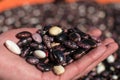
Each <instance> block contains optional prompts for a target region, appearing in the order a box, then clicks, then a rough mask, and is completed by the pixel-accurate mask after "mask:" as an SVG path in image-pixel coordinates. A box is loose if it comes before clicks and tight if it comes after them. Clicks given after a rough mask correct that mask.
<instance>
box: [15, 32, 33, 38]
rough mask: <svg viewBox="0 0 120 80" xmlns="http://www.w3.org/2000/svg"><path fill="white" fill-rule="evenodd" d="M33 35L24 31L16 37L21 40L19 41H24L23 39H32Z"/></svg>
mask: <svg viewBox="0 0 120 80" xmlns="http://www.w3.org/2000/svg"><path fill="white" fill-rule="evenodd" d="M31 35H32V34H31V33H30V32H28V31H22V32H20V33H18V34H16V37H17V38H19V39H23V38H28V37H31Z"/></svg>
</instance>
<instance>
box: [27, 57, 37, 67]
mask: <svg viewBox="0 0 120 80" xmlns="http://www.w3.org/2000/svg"><path fill="white" fill-rule="evenodd" d="M26 61H27V62H28V63H30V64H33V65H36V64H38V63H39V59H38V58H36V57H34V56H28V57H27V58H26Z"/></svg>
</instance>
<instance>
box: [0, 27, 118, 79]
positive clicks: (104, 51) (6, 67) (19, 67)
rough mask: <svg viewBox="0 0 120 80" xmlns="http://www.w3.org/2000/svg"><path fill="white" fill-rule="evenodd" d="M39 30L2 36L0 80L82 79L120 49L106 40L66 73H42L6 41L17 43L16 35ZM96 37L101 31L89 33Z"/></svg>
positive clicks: (9, 33) (18, 30) (67, 68)
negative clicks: (7, 44)
mask: <svg viewBox="0 0 120 80" xmlns="http://www.w3.org/2000/svg"><path fill="white" fill-rule="evenodd" d="M36 30H37V29H34V28H22V29H15V30H11V31H8V32H5V33H3V34H1V35H0V52H1V53H0V80H71V79H72V80H74V79H75V78H77V77H78V75H79V77H82V76H83V75H85V74H86V73H88V72H89V71H90V70H91V69H93V68H94V67H95V66H96V65H97V64H98V63H100V62H101V61H103V60H104V59H105V58H107V57H108V56H109V55H111V54H112V53H114V52H115V51H116V50H117V49H118V45H117V43H116V42H115V41H114V40H113V39H111V38H107V39H105V40H104V41H103V42H102V44H101V45H100V46H99V47H97V48H95V49H93V50H92V51H90V52H89V53H88V54H86V55H85V56H83V57H82V58H81V59H79V60H77V61H75V62H73V63H71V64H69V65H68V66H66V67H65V70H66V71H65V73H64V74H62V75H60V76H57V75H55V74H53V72H52V71H50V72H41V71H39V70H38V69H36V68H35V67H34V66H32V65H30V64H28V63H27V62H26V61H25V60H24V59H23V58H20V57H19V56H18V55H15V54H13V53H11V52H10V51H9V50H8V49H7V48H6V47H5V46H4V42H5V41H6V40H8V39H9V40H12V41H14V42H17V41H18V39H17V38H16V37H15V35H16V34H17V33H19V32H21V31H30V32H31V33H35V31H36ZM88 33H89V34H90V35H92V36H94V37H99V36H100V35H101V31H100V30H98V29H95V30H92V31H90V32H88Z"/></svg>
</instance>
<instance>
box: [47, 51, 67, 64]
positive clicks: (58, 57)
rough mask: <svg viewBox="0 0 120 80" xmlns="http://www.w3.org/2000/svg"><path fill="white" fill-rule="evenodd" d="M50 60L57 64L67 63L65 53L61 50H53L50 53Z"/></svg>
mask: <svg viewBox="0 0 120 80" xmlns="http://www.w3.org/2000/svg"><path fill="white" fill-rule="evenodd" d="M49 55H50V60H51V61H52V62H54V63H55V64H63V63H65V56H64V53H63V52H62V51H60V50H53V51H52V52H51V53H50V54H49Z"/></svg>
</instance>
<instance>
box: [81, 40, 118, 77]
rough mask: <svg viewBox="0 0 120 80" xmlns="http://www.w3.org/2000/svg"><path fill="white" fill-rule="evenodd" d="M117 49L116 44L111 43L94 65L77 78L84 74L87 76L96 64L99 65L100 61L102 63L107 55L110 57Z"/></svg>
mask: <svg viewBox="0 0 120 80" xmlns="http://www.w3.org/2000/svg"><path fill="white" fill-rule="evenodd" d="M117 49H118V44H117V43H115V42H113V43H111V44H109V45H108V47H107V50H106V51H105V53H104V54H103V55H102V56H101V57H100V58H99V59H97V60H96V61H95V62H94V63H92V64H91V65H90V66H89V67H88V68H87V69H86V70H85V71H84V72H83V73H82V74H80V75H79V77H80V76H81V77H82V76H84V75H85V74H87V73H88V72H89V71H90V70H92V69H93V68H94V67H95V66H96V65H97V64H99V63H100V62H101V61H103V60H104V59H106V58H107V57H108V56H109V55H111V54H112V53H114V52H115V51H116V50H117Z"/></svg>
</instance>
